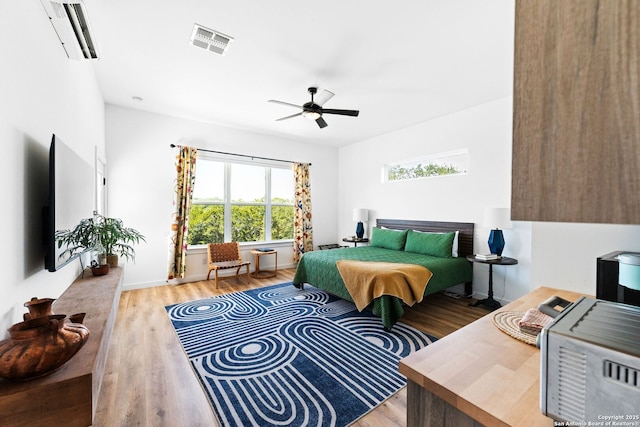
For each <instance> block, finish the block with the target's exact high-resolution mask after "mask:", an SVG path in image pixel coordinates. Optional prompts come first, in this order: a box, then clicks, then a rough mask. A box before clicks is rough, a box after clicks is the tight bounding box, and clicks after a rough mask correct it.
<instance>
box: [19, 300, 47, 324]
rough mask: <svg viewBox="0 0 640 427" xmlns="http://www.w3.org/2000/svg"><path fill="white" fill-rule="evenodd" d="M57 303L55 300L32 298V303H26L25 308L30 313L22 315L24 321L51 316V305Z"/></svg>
mask: <svg viewBox="0 0 640 427" xmlns="http://www.w3.org/2000/svg"><path fill="white" fill-rule="evenodd" d="M54 301H55V299H54V298H36V297H33V298H31V300H30V301H27V302H25V303H24V306H25V307H27V309H29V312H28V313H25V314H23V315H22V317H23V318H24V320H31V319H37V318H38V317H45V316H51V315H52V314H53V311H51V305H52V304H53V302H54Z"/></svg>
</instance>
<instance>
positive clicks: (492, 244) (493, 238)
mask: <svg viewBox="0 0 640 427" xmlns="http://www.w3.org/2000/svg"><path fill="white" fill-rule="evenodd" d="M488 243H489V250H490V251H491V253H492V254H496V255H498V256H501V255H502V250H503V249H504V236H503V235H502V230H500V229H497V228H496V229H495V230H491V233H489V241H488Z"/></svg>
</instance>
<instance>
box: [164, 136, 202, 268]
mask: <svg viewBox="0 0 640 427" xmlns="http://www.w3.org/2000/svg"><path fill="white" fill-rule="evenodd" d="M178 148H179V150H180V151H179V152H178V155H177V156H176V172H177V175H176V181H175V183H176V184H175V188H174V191H175V196H174V199H173V206H174V209H175V210H174V212H173V218H172V220H171V234H170V236H169V240H170V243H169V274H168V279H175V278H178V277H180V278H184V275H185V270H186V266H187V236H188V234H189V212H190V211H191V200H192V195H193V184H194V182H195V179H196V155H197V154H198V150H197V149H196V148H192V147H178Z"/></svg>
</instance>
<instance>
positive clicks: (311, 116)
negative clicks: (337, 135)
mask: <svg viewBox="0 0 640 427" xmlns="http://www.w3.org/2000/svg"><path fill="white" fill-rule="evenodd" d="M302 115H303V116H304V117H306V118H307V119H311V120H318V119H319V118H320V116H321V114H320V113H318V112H317V111H303V112H302Z"/></svg>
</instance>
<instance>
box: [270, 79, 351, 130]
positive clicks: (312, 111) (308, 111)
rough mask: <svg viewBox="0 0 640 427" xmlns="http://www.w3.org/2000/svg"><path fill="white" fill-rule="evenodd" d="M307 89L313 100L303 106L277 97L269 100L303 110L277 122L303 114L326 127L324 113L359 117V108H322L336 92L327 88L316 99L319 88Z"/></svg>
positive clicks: (321, 126)
mask: <svg viewBox="0 0 640 427" xmlns="http://www.w3.org/2000/svg"><path fill="white" fill-rule="evenodd" d="M307 90H308V91H309V93H310V94H311V101H309V102H307V103H305V104H303V105H302V106H300V105H295V104H290V103H288V102H282V101H276V100H275V99H270V100H269V102H273V103H274V104H281V105H287V106H289V107H295V108H299V109H301V110H302V111H300V112H299V113H296V114H292V115H290V116H286V117H282V118H279V119H277V120H276V121H277V122H279V121H281V120H287V119H290V118H292V117H297V116H303V117H306V118H308V119H311V120H315V121H316V123H317V124H318V126H320V128H324V127H327V122H325V121H324V119H323V118H322V115H323V114H338V115H341V116H353V117H357V116H358V114H360V111H358V110H336V109H333V108H322V106H323V105H324V104H325V103H326V102H327V101H328V100H330V99H331V98H333V95H334V93H333V92H330V91H328V90H326V89H325V90H323V91H322V93H320V94H319V95H318V97H317V99H314V95H315V94H316V93H318V88H317V87H310V88H309V89H307Z"/></svg>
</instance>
